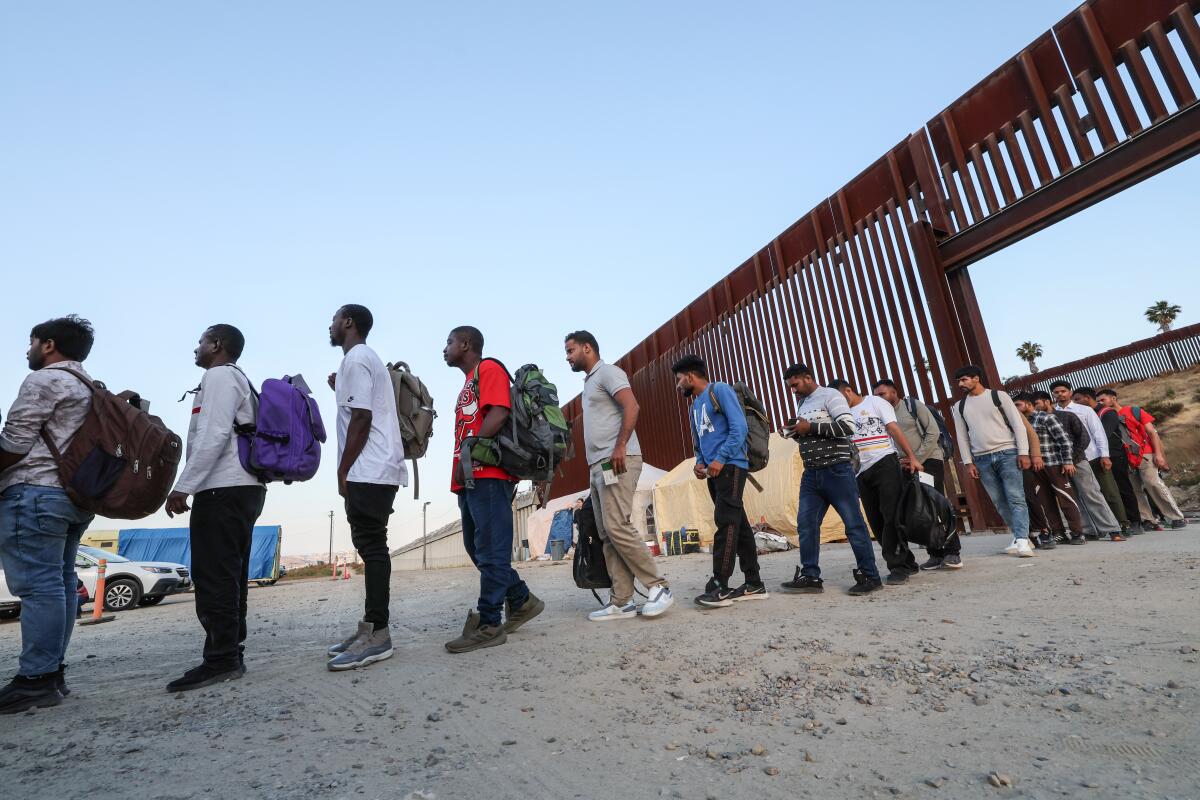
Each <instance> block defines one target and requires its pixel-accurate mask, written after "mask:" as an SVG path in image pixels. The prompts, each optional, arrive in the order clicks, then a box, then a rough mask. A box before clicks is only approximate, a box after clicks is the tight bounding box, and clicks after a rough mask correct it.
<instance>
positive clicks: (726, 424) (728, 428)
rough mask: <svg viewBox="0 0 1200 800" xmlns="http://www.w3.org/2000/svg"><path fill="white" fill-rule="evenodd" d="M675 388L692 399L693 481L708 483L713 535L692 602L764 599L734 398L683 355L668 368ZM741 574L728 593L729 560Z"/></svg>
mask: <svg viewBox="0 0 1200 800" xmlns="http://www.w3.org/2000/svg"><path fill="white" fill-rule="evenodd" d="M671 371H672V372H674V373H675V388H676V389H678V390H679V393H680V394H682V395H683V396H684V397H690V398H692V412H691V427H692V440H693V441H694V442H695V449H696V467H695V472H696V477H697V478H700V479H707V480H708V493H709V495H710V496H711V497H712V500H713V506H714V518H715V521H716V524H717V530H716V533H715V534H714V535H713V577H712V579H711V580H709V582H708V585H707V586H706V587H705V591H704V594H702V595H700V596H699V597H697V598H696V603H697V604H699V605H701V606H705V607H706V608H724V607H725V606H731V605H733V604H734V603H735V602H737V601H740V600H757V599H762V598H766V597H767V589H766V587H765V586H764V585H763V582H762V578H761V577H760V576H759V574H758V550H757V548H756V547H755V544H754V531H753V529H751V527H750V521H749V520H748V519H746V510H745V508H744V507H743V506H742V492H743V491H745V489H746V478H747V476H748V475H749V467H750V462H749V461H748V460H747V458H746V434H747V432H748V429H747V427H746V414H745V412H744V411H742V402H741V400H739V399H738V396H737V393H736V392H734V390H733V388H732V387H731V386H730V385H729V384H727V383H710V382H709V380H708V368H707V367H706V366H705V364H704V360H703V359H701V358H700V357H699V356H684V357H683V358H681V359H679V360H678V361H676V362H675V365H674V366H673V367H671ZM735 554H736V555H737V559H738V562H739V563H740V566H741V568H742V573H743V575H745V583H743V584H742V585H741V586H739V587H738V588H736V589H730V588H729V576H731V575H732V574H733V559H734V555H735Z"/></svg>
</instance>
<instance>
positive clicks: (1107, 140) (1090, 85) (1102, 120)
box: [1075, 73, 1118, 150]
mask: <svg viewBox="0 0 1200 800" xmlns="http://www.w3.org/2000/svg"><path fill="white" fill-rule="evenodd" d="M1075 82H1076V84H1078V85H1079V93H1080V94H1081V95H1082V96H1083V102H1084V104H1085V105H1086V106H1087V110H1088V116H1089V117H1091V119H1092V123H1093V127H1094V129H1095V131H1096V135H1097V136H1099V137H1100V143H1101V144H1102V145H1104V149H1105V150H1107V149H1109V148H1110V147H1113V146H1115V145H1116V144H1117V143H1118V139H1117V131H1116V129H1115V128H1113V124H1112V120H1111V119H1109V118H1108V109H1107V108H1105V107H1104V102H1103V101H1102V100H1101V99H1100V92H1099V90H1097V89H1096V82H1095V81H1094V80H1092V76H1091V75H1088V74H1086V73H1084V74H1081V75H1080V76H1079V77H1078V78H1077V79H1076V81H1075Z"/></svg>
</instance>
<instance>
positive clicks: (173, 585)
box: [0, 545, 192, 617]
mask: <svg viewBox="0 0 1200 800" xmlns="http://www.w3.org/2000/svg"><path fill="white" fill-rule="evenodd" d="M102 558H103V559H105V560H106V561H107V562H108V563H107V564H106V565H105V572H104V607H105V609H107V610H109V611H126V610H128V609H130V608H133V607H134V606H137V605H143V606H152V605H154V604H155V603H158V602H161V601H162V599H163V598H164V597H166V596H167V595H169V594H176V593H178V592H186V591H190V590H191V588H192V577H191V574H190V573H189V572H188V568H187V567H185V566H184V565H183V564H171V563H169V562H165V561H130V560H129V559H128V558H124V557H122V556H119V555H116V554H115V553H109V552H108V551H106V550H99V549H97V548H95V547H88V546H87V545H80V546H79V553H78V555H76V556H75V573H76V574H77V575H78V576H79V580H80V581H82V583H83V588H84V589H85V590H86V591H87V596H88V601H91V600H95V599H96V573H97V567H98V565H99V563H100V559H102ZM85 602H86V601H85ZM20 610H21V601H20V600H19V599H17V598H16V597H13V596H12V595H11V594H9V592H8V584H7V583H6V582H5V580H4V572H3V571H0V615H2V616H6V617H15V616H17V615H19V614H20Z"/></svg>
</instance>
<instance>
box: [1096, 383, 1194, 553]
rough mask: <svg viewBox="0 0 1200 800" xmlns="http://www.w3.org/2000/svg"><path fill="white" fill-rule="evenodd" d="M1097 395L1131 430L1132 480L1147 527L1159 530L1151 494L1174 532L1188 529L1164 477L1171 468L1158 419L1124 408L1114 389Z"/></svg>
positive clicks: (1140, 410)
mask: <svg viewBox="0 0 1200 800" xmlns="http://www.w3.org/2000/svg"><path fill="white" fill-rule="evenodd" d="M1096 394H1097V395H1098V396H1099V399H1100V402H1101V403H1102V404H1103V405H1105V406H1107V407H1109V408H1111V409H1112V410H1113V411H1116V412H1117V414H1119V415H1120V417H1121V421H1123V422H1124V423H1125V427H1126V429H1127V430H1128V431H1129V438H1130V450H1131V451H1132V452H1130V453H1129V466H1130V467H1131V468H1132V469H1131V471H1130V473H1129V477H1130V479H1131V480H1132V482H1133V488H1134V492H1135V493H1136V494H1137V501H1138V510H1139V513H1140V514H1141V517H1142V520H1143V522H1144V524H1145V525H1154V527H1155V528H1157V527H1158V524H1157V523H1156V522H1154V518H1155V517H1154V512H1153V511H1151V510H1150V504H1149V503H1148V502H1147V500H1146V495H1149V496H1150V497H1151V498H1152V499H1153V500H1154V504H1155V505H1156V506H1158V508H1159V510H1160V511H1162V513H1163V515H1164V516H1165V517H1166V518H1167V522H1168V524H1169V525H1170V526H1171V529H1172V530H1180V529H1182V528H1186V527H1187V519H1186V518H1184V516H1183V512H1182V511H1180V510H1179V505H1178V504H1177V503H1176V502H1175V497H1174V496H1173V495H1172V494H1171V490H1170V489H1169V488H1168V487H1167V484H1166V483H1164V482H1163V479H1162V475H1161V474H1160V473H1161V472H1162V471H1163V470H1166V469H1169V468H1170V467H1169V465H1168V464H1167V453H1166V449H1165V448H1164V447H1163V442H1162V438H1161V437H1160V436H1159V435H1158V429H1157V428H1155V427H1154V416H1153V415H1152V414H1151V413H1150V412H1149V411H1147V410H1146V409H1144V408H1136V407H1134V406H1123V405H1121V401H1120V400H1118V399H1117V393H1116V391H1115V390H1113V389H1101V390H1100V391H1099V392H1097V393H1096Z"/></svg>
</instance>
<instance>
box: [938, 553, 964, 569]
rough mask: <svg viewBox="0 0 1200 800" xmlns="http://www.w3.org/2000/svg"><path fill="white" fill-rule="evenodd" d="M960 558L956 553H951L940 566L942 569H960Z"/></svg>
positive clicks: (961, 564)
mask: <svg viewBox="0 0 1200 800" xmlns="http://www.w3.org/2000/svg"><path fill="white" fill-rule="evenodd" d="M962 567H963V563H962V556H960V555H959V554H958V553H951V554H949V555H948V556H946V559H945V563H943V564H942V569H962Z"/></svg>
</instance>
